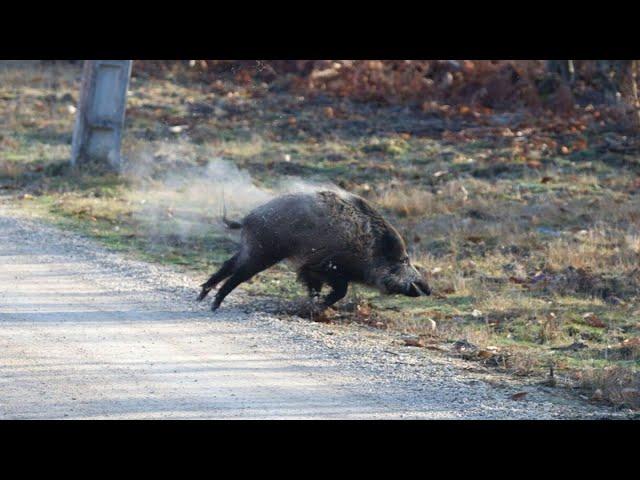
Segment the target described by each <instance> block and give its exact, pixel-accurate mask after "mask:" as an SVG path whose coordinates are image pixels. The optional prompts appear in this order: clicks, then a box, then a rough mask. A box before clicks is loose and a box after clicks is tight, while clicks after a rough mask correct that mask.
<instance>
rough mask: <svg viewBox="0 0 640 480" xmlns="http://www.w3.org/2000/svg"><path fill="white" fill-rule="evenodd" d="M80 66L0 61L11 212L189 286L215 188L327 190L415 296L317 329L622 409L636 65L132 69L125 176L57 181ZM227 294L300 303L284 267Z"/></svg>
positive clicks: (202, 250) (202, 268)
mask: <svg viewBox="0 0 640 480" xmlns="http://www.w3.org/2000/svg"><path fill="white" fill-rule="evenodd" d="M80 67H81V64H80V63H69V62H45V63H32V64H27V65H21V66H16V65H8V66H7V65H5V66H2V67H0V77H1V78H0V188H1V189H2V190H0V191H4V192H5V193H7V194H8V195H11V196H12V197H13V198H14V199H16V200H17V201H19V202H20V203H21V205H23V206H24V208H28V209H30V210H31V211H33V212H37V213H39V214H41V215H43V216H45V217H46V218H49V219H51V220H52V221H56V222H59V223H61V224H63V225H65V226H68V227H71V228H75V229H78V230H80V231H82V232H84V233H86V234H89V235H92V236H94V237H96V238H98V239H100V240H101V241H103V242H105V243H107V244H108V245H109V246H111V247H113V248H117V249H122V250H125V251H129V252H136V253H137V254H138V255H142V256H144V257H145V258H147V259H150V260H153V261H162V262H172V263H174V264H176V265H178V266H179V268H185V269H188V270H190V271H193V272H197V274H198V275H201V276H202V278H203V279H204V278H205V277H206V276H207V274H209V273H210V270H212V269H214V268H216V266H217V265H218V264H219V262H220V261H221V259H223V257H225V256H226V255H227V254H228V253H229V252H230V251H231V250H232V249H233V241H234V240H233V238H230V237H228V236H226V235H225V234H224V233H222V232H221V231H220V230H219V229H218V228H216V225H217V224H218V223H217V222H218V216H219V208H218V207H219V204H218V203H217V202H218V200H217V199H218V193H219V192H218V190H219V189H220V188H221V187H222V186H223V185H224V184H228V185H233V186H234V188H228V189H227V192H228V193H227V194H226V195H227V197H228V201H229V202H230V207H231V208H232V209H234V210H235V211H236V213H240V212H241V211H242V210H243V209H245V208H247V206H248V203H252V202H255V201H258V200H260V199H262V198H265V197H264V196H266V195H269V194H271V193H273V192H277V191H278V190H279V189H280V188H281V186H282V184H283V181H286V182H292V181H297V180H300V179H302V180H304V181H305V182H332V183H335V184H337V185H339V186H341V187H343V188H345V189H347V190H349V191H352V192H354V193H357V194H360V195H362V196H364V197H366V198H368V199H370V200H371V201H372V202H373V203H375V204H376V205H378V206H379V207H380V209H382V210H383V211H384V213H385V215H386V216H387V217H389V219H390V220H391V221H392V223H394V224H395V225H397V226H398V227H399V229H400V231H401V233H402V234H403V236H404V237H405V239H406V240H407V242H408V244H409V246H410V250H411V254H412V256H413V258H414V259H415V260H416V261H417V262H418V263H420V264H422V265H423V266H424V267H425V268H426V269H427V270H428V272H429V276H430V280H431V283H432V285H433V287H434V291H435V295H434V296H432V297H429V298H420V299H417V300H416V299H406V298H400V297H380V296H379V295H378V294H377V293H375V292H373V291H369V290H367V289H365V288H362V287H360V288H355V289H352V291H351V293H350V295H349V297H348V299H347V300H346V301H344V302H342V303H341V304H340V305H339V306H338V307H337V308H336V309H335V310H334V311H332V312H329V313H328V314H327V315H326V317H324V318H323V320H325V321H332V322H358V323H362V324H366V325H368V326H371V327H374V328H384V329H395V330H400V331H403V332H405V334H407V337H406V338H407V342H408V343H409V344H412V345H415V346H416V347H417V348H430V349H433V350H439V351H442V352H443V353H444V354H450V355H459V356H463V357H465V358H467V359H469V360H470V361H473V362H475V363H474V365H475V366H476V367H477V368H495V369H500V370H503V371H505V372H508V373H510V374H515V375H522V376H529V377H531V378H532V379H538V380H540V381H544V382H546V383H547V384H549V385H559V386H566V387H570V388H576V389H578V392H580V393H581V394H582V395H585V396H587V397H588V398H592V399H594V401H608V402H613V403H614V404H616V405H620V406H631V407H638V406H639V405H640V373H639V367H640V356H639V353H640V302H639V294H640V265H639V262H638V261H639V259H640V141H639V140H638V131H639V125H640V123H639V118H640V117H639V116H638V115H639V114H638V112H639V110H638V101H637V87H636V83H635V74H636V73H637V69H638V66H637V63H636V61H595V60H594V61H566V60H565V61H551V62H549V61H542V60H530V61H507V60H500V61H468V60H464V61H451V60H445V61H399V60H394V61H364V60H361V61H342V60H327V61H268V62H267V61H210V60H204V61H185V62H164V61H157V62H148V61H144V62H143V61H141V62H134V73H133V78H132V83H131V88H130V96H129V101H128V108H127V119H126V137H125V140H124V153H125V157H126V158H127V159H128V160H127V164H126V165H125V173H124V174H123V175H115V174H111V173H107V172H106V173H103V174H100V175H96V174H95V173H94V172H83V171H70V169H69V166H68V160H69V153H70V144H71V132H72V125H73V120H74V115H75V106H76V105H77V99H78V89H79V80H80V77H79V76H80ZM234 193H235V195H234ZM238 199H245V200H246V199H249V200H248V202H247V201H239V200H238ZM236 200H237V201H236ZM234 202H235V203H234ZM209 227H210V228H209ZM246 291H249V292H251V293H252V295H251V296H247V301H246V308H262V309H265V308H266V309H273V310H274V311H279V312H286V311H289V308H290V307H291V305H292V302H294V299H295V298H297V297H299V296H301V295H303V291H302V289H301V288H300V287H299V286H297V284H296V283H295V281H294V275H293V273H292V272H290V271H289V270H288V269H287V268H286V267H285V266H279V267H277V268H275V269H273V270H271V271H268V272H265V273H263V274H261V275H259V276H257V277H256V279H255V280H254V281H253V282H252V283H251V284H249V285H247V286H246ZM194 292H195V288H194Z"/></svg>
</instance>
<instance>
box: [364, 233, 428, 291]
mask: <svg viewBox="0 0 640 480" xmlns="http://www.w3.org/2000/svg"><path fill="white" fill-rule="evenodd" d="M377 250H378V251H377V254H376V255H375V263H376V267H375V277H376V278H375V284H376V286H377V287H378V289H380V291H381V292H383V293H387V294H402V295H407V296H409V297H419V296H421V295H431V288H430V287H429V285H428V284H427V281H426V280H425V278H424V276H423V275H422V274H421V273H420V272H419V271H418V269H417V268H416V267H414V266H413V265H412V264H411V262H410V260H409V255H408V254H407V249H406V247H405V245H404V242H403V241H402V238H401V237H400V235H399V234H398V232H396V231H395V230H394V229H393V228H389V229H388V230H387V231H385V232H383V233H382V235H381V238H380V241H379V242H378V249H377Z"/></svg>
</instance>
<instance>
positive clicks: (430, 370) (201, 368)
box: [0, 199, 622, 419]
mask: <svg viewBox="0 0 640 480" xmlns="http://www.w3.org/2000/svg"><path fill="white" fill-rule="evenodd" d="M207 273H210V272H203V274H202V276H201V278H189V277H187V276H185V275H184V274H181V273H179V272H176V271H175V270H173V269H171V268H168V267H163V266H158V265H151V264H147V263H143V262H140V261H136V260H134V259H131V258H129V257H127V256H125V255H122V254H120V253H114V252H111V251H108V250H106V249H105V248H103V247H101V246H100V245H98V244H96V243H95V242H93V241H92V240H90V239H86V238H83V237H81V236H79V235H77V234H74V233H70V232H66V231H61V230H60V229H57V228H55V227H52V226H49V225H47V224H45V223H42V222H41V221H39V220H36V219H31V218H28V217H27V216H25V214H24V213H22V212H21V211H19V210H17V209H15V208H13V207H12V204H11V203H10V202H9V201H8V200H6V199H5V200H0V418H3V419H23V418H26V419H50V418H56V419H57V418H68V419H89V418H92V419H103V418H108V419H116V418H118V419H129V418H187V419H189V418H193V419H195V418H242V419H245V418H341V419H369V418H373V419H386V418H394V419H395V418H408V419H409V418H424V419H507V418H510V419H548V418H612V417H615V416H620V415H622V414H621V413H619V412H614V411H613V410H609V409H606V408H604V407H597V406H594V405H590V404H588V403H586V402H581V401H579V400H576V399H575V398H574V397H569V396H567V395H566V394H563V393H562V391H561V390H560V389H555V390H552V389H545V388H544V387H540V386H534V385H523V384H519V383H517V382H515V381H513V380H510V379H508V378H507V377H500V376H496V377H491V376H490V375H485V374H478V373H474V372H473V371H472V369H471V370H470V369H469V367H468V365H467V364H465V363H464V362H462V361H460V362H458V361H456V360H451V359H446V358H444V357H442V356H439V355H437V354H435V353H433V352H430V351H428V350H426V349H418V348H412V347H406V346H402V345H401V343H400V342H398V338H397V336H394V335H393V334H388V333H385V332H381V331H377V330H373V329H368V328H365V327H360V326H340V325H326V324H319V323H313V322H310V321H307V320H302V319H298V318H292V317H286V316H283V317H282V318H279V317H278V316H273V315H271V314H267V313H260V312H257V313H256V312H247V310H248V309H247V306H248V305H250V304H251V299H250V298H247V294H246V292H244V291H243V290H242V289H238V290H236V291H235V292H234V293H233V294H232V295H231V296H230V297H229V299H228V300H227V301H226V302H225V304H224V305H223V307H222V308H221V309H220V310H219V311H218V312H216V313H215V314H212V313H211V312H210V311H209V309H208V304H199V303H196V302H195V301H194V299H195V297H196V295H197V293H198V284H199V283H200V282H202V280H203V279H204V277H206V275H207ZM522 391H526V392H527V395H526V396H525V399H524V400H512V399H511V398H510V397H511V395H513V394H514V393H517V392H522Z"/></svg>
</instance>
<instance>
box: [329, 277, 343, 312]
mask: <svg viewBox="0 0 640 480" xmlns="http://www.w3.org/2000/svg"><path fill="white" fill-rule="evenodd" d="M329 286H330V287H331V292H329V294H328V295H327V296H326V297H325V298H324V301H323V305H324V307H325V308H328V307H330V306H331V305H333V304H334V303H336V302H337V301H339V300H342V299H343V298H344V296H345V295H346V294H347V289H348V288H349V281H348V280H347V279H346V278H344V277H334V278H331V279H329Z"/></svg>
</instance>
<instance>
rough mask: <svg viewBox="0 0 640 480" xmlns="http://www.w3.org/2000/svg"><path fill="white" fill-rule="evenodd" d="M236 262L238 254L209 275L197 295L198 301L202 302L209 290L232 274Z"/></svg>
mask: <svg viewBox="0 0 640 480" xmlns="http://www.w3.org/2000/svg"><path fill="white" fill-rule="evenodd" d="M237 260H238V254H237V253H236V254H235V255H234V256H233V257H231V258H230V259H229V260H227V261H226V262H224V263H223V264H222V267H220V270H218V271H217V272H216V273H214V274H213V275H211V278H209V280H207V281H206V282H205V283H203V284H202V285H201V287H202V290H201V291H200V295H198V301H199V302H200V301H201V300H204V298H205V297H206V296H207V295H208V294H209V292H210V291H211V290H213V289H214V288H216V285H217V284H218V283H220V282H221V281H222V280H224V279H225V278H227V277H228V276H229V275H231V274H232V273H233V269H234V267H235V266H236V262H237Z"/></svg>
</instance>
